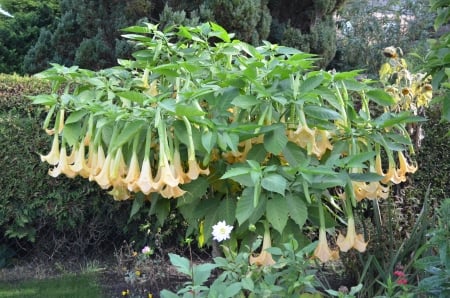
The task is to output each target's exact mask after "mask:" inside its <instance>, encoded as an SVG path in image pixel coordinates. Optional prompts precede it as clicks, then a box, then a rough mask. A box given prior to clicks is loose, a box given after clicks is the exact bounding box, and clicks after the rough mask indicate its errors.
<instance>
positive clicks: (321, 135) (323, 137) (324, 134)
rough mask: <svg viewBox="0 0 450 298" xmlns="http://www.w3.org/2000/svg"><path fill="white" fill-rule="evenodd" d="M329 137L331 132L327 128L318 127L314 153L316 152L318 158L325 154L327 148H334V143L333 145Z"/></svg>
mask: <svg viewBox="0 0 450 298" xmlns="http://www.w3.org/2000/svg"><path fill="white" fill-rule="evenodd" d="M329 137H330V133H329V132H328V131H326V130H321V129H317V130H316V131H315V139H314V144H313V148H312V153H313V154H315V155H316V156H317V158H318V159H320V158H321V157H322V156H323V155H324V154H325V152H326V151H327V149H329V150H332V149H333V145H331V143H330V139H329Z"/></svg>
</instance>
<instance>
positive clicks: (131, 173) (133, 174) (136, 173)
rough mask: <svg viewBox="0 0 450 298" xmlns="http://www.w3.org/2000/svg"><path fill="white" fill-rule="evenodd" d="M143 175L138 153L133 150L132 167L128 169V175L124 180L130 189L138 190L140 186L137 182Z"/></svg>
mask: <svg viewBox="0 0 450 298" xmlns="http://www.w3.org/2000/svg"><path fill="white" fill-rule="evenodd" d="M140 175H141V169H140V168H139V160H138V156H137V153H136V152H135V151H133V153H132V155H131V160H130V167H129V169H128V173H127V176H126V177H125V179H124V182H125V183H126V184H127V188H128V190H129V191H133V192H138V191H139V186H138V185H137V184H136V183H137V181H138V179H139V177H140Z"/></svg>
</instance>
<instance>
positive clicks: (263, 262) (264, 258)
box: [249, 223, 275, 266]
mask: <svg viewBox="0 0 450 298" xmlns="http://www.w3.org/2000/svg"><path fill="white" fill-rule="evenodd" d="M270 247H272V240H271V239H270V230H269V225H268V224H267V223H265V224H264V237H263V243H262V248H261V253H260V254H259V255H258V256H256V257H254V256H250V258H249V263H250V264H251V265H253V264H255V265H258V266H270V265H274V264H275V261H274V260H273V258H272V254H271V253H270V252H268V251H267V249H268V248H270Z"/></svg>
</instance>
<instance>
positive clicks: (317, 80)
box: [299, 74, 324, 95]
mask: <svg viewBox="0 0 450 298" xmlns="http://www.w3.org/2000/svg"><path fill="white" fill-rule="evenodd" d="M323 79H324V77H323V75H321V74H318V75H315V76H313V77H310V78H307V79H306V80H304V81H303V82H302V83H301V85H300V89H299V92H300V95H302V94H303V93H306V92H309V91H311V90H313V89H315V88H316V87H317V86H319V85H320V84H321V83H322V82H323Z"/></svg>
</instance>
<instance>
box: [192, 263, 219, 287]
mask: <svg viewBox="0 0 450 298" xmlns="http://www.w3.org/2000/svg"><path fill="white" fill-rule="evenodd" d="M215 268H217V265H215V264H210V263H204V264H200V265H195V266H194V267H193V268H192V277H193V280H192V281H193V285H194V286H201V285H203V283H204V282H205V281H207V280H208V278H209V277H210V276H211V271H212V270H213V269H215Z"/></svg>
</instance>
